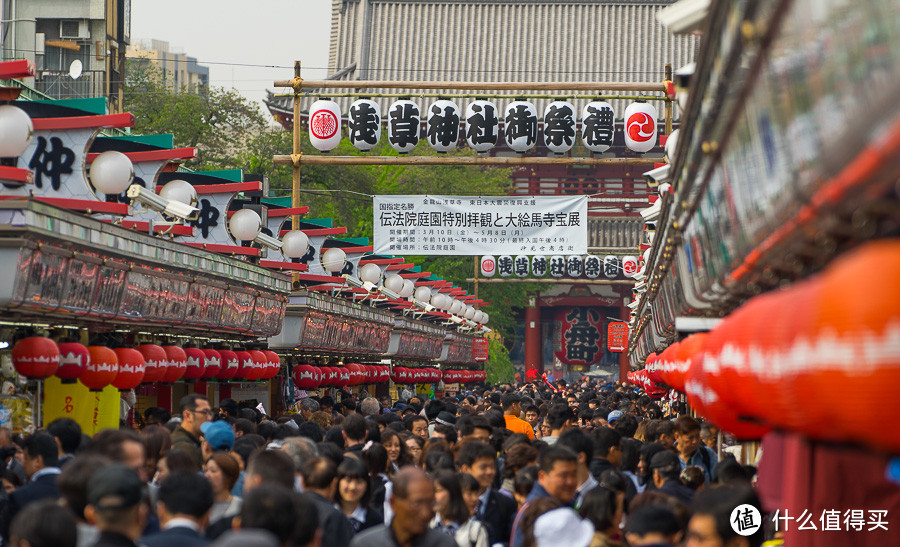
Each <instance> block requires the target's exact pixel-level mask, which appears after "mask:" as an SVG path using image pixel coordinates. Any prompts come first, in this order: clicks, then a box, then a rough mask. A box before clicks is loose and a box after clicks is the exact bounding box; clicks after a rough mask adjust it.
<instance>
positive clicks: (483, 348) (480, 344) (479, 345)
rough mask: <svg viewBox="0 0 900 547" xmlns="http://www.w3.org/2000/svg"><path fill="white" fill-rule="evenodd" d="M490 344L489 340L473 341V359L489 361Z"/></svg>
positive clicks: (477, 339)
mask: <svg viewBox="0 0 900 547" xmlns="http://www.w3.org/2000/svg"><path fill="white" fill-rule="evenodd" d="M488 348H489V343H488V339H487V338H476V339H475V340H473V341H472V359H474V360H476V361H487V360H488V356H489V353H490V351H489V349H488Z"/></svg>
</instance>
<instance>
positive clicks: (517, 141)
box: [503, 101, 538, 152]
mask: <svg viewBox="0 0 900 547" xmlns="http://www.w3.org/2000/svg"><path fill="white" fill-rule="evenodd" d="M537 127H538V118H537V108H535V106H534V104H532V103H530V102H528V101H513V102H511V103H509V104H508V105H506V111H505V115H504V117H503V138H504V139H506V145H507V146H509V147H510V148H512V149H513V150H515V151H516V152H525V151H527V150H530V149H531V148H533V147H534V145H535V144H537Z"/></svg>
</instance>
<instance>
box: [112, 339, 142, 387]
mask: <svg viewBox="0 0 900 547" xmlns="http://www.w3.org/2000/svg"><path fill="white" fill-rule="evenodd" d="M113 351H115V353H116V358H117V359H118V360H119V372H118V374H116V377H115V378H114V379H113V381H112V385H113V387H115V388H117V389H118V390H119V391H128V390H129V389H134V388H136V387H137V386H139V385H140V384H141V382H142V381H143V379H144V370H145V368H146V366H145V362H144V356H143V355H141V352H139V351H138V350H136V349H134V348H116V349H115V350H113Z"/></svg>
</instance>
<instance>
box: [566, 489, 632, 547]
mask: <svg viewBox="0 0 900 547" xmlns="http://www.w3.org/2000/svg"><path fill="white" fill-rule="evenodd" d="M578 512H579V513H580V514H581V516H582V517H583V518H586V519H588V520H590V521H591V523H592V524H593V525H594V537H593V539H592V540H591V545H590V547H619V546H620V545H622V532H621V531H620V530H619V524H621V522H622V516H623V515H624V513H625V494H624V493H622V492H615V491H613V490H610V489H608V488H605V487H603V486H598V487H596V488H592V489H591V490H590V491H588V493H587V494H585V495H584V501H583V502H582V503H581V507H580V508H579V510H578Z"/></svg>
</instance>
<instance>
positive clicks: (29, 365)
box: [12, 336, 59, 378]
mask: <svg viewBox="0 0 900 547" xmlns="http://www.w3.org/2000/svg"><path fill="white" fill-rule="evenodd" d="M12 364H13V366H14V367H15V368H16V372H18V373H19V374H21V375H22V376H26V377H28V378H47V377H48V376H53V373H54V372H56V370H57V369H58V368H59V348H58V347H57V346H56V342H54V341H53V340H51V339H49V338H46V337H43V336H31V337H28V338H23V339H21V340H19V341H18V342H16V345H15V346H13V350H12Z"/></svg>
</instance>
